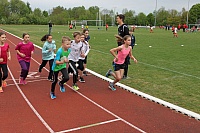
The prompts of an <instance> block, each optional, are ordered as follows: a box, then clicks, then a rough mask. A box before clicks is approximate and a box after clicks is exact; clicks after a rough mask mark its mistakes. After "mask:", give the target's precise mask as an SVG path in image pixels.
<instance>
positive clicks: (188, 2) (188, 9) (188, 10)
mask: <svg viewBox="0 0 200 133" xmlns="http://www.w3.org/2000/svg"><path fill="white" fill-rule="evenodd" d="M189 4H190V0H188V11H187V26H188V18H189Z"/></svg>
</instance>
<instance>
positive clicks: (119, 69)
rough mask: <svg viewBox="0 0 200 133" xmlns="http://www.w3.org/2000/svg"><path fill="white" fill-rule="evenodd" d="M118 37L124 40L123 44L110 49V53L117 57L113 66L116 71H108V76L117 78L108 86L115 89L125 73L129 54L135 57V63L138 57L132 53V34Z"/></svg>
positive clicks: (119, 39)
mask: <svg viewBox="0 0 200 133" xmlns="http://www.w3.org/2000/svg"><path fill="white" fill-rule="evenodd" d="M116 37H117V39H118V41H121V42H122V45H121V46H118V47H116V48H113V49H111V50H110V53H111V54H112V55H113V56H114V57H115V59H114V60H113V67H114V71H115V72H114V73H113V72H112V70H111V69H109V70H108V72H107V73H106V77H109V76H110V75H112V76H113V77H114V78H115V80H114V82H112V83H110V84H109V86H108V87H109V88H110V89H111V90H113V91H115V90H116V88H115V87H114V84H115V83H117V82H119V81H120V80H121V79H122V77H123V75H124V67H125V64H124V62H125V58H126V57H127V56H128V55H129V56H130V58H131V59H133V60H134V62H135V63H137V59H136V58H135V57H133V55H132V47H131V46H129V45H130V44H131V36H130V35H126V36H124V37H123V39H122V38H121V37H120V36H116ZM116 53H117V54H116Z"/></svg>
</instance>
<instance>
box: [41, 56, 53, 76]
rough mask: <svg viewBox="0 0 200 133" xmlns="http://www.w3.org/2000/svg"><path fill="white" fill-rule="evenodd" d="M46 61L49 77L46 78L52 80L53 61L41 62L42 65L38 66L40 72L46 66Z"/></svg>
mask: <svg viewBox="0 0 200 133" xmlns="http://www.w3.org/2000/svg"><path fill="white" fill-rule="evenodd" d="M48 61H49V76H48V79H53V70H52V65H53V62H54V59H51V60H42V64H41V65H40V67H39V69H40V70H42V68H43V67H45V66H46V64H47V62H48Z"/></svg>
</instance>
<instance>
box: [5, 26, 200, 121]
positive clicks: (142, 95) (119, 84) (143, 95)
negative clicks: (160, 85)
mask: <svg viewBox="0 0 200 133" xmlns="http://www.w3.org/2000/svg"><path fill="white" fill-rule="evenodd" d="M4 31H5V30H4ZM5 32H7V31H5ZM8 33H9V32H8ZM9 34H11V33H9ZM11 35H13V36H15V37H17V38H19V37H18V36H16V35H14V34H11ZM19 39H21V38H19ZM21 40H22V39H21ZM36 47H37V48H39V49H41V48H40V47H39V46H37V45H36ZM95 51H98V50H95ZM100 52H101V53H104V52H102V51H100ZM106 54H107V53H106ZM86 71H88V72H89V73H91V74H93V75H95V76H97V77H99V78H101V79H103V80H105V81H108V82H112V81H113V80H111V79H109V78H106V77H104V76H102V75H100V74H98V73H96V72H94V71H92V70H89V69H87V68H86ZM116 85H117V86H119V87H121V88H123V89H125V90H128V91H130V92H132V93H134V94H136V95H138V96H141V97H143V98H146V99H148V100H150V101H153V102H156V103H159V104H161V105H163V106H165V107H168V108H170V109H172V110H176V111H177V112H180V113H182V114H184V115H188V116H189V117H193V118H195V119H196V120H199V121H200V115H199V114H197V113H195V112H192V111H190V110H187V109H184V108H182V107H179V106H177V105H174V104H171V103H169V102H166V101H164V100H161V99H159V98H156V97H153V96H151V95H148V94H146V93H143V92H140V91H138V90H136V89H134V88H131V87H129V86H126V85H123V84H121V83H117V84H116Z"/></svg>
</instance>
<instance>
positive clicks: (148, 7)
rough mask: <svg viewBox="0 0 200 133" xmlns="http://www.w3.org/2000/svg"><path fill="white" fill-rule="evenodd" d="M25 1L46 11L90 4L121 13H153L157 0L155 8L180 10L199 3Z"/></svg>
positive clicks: (181, 0)
mask: <svg viewBox="0 0 200 133" xmlns="http://www.w3.org/2000/svg"><path fill="white" fill-rule="evenodd" d="M22 1H24V2H25V3H26V2H29V3H30V5H31V8H32V10H34V9H35V8H40V9H41V10H46V11H48V10H49V9H53V8H54V7H57V6H62V7H65V8H67V9H68V8H73V7H79V6H84V7H85V8H86V9H88V8H89V7H91V6H98V7H100V10H103V9H108V10H111V9H113V10H114V9H115V12H118V13H122V10H123V9H124V8H127V9H128V10H134V11H135V12H136V14H138V13H140V12H143V13H145V14H146V15H147V14H149V13H153V11H154V10H155V9H156V1H157V9H159V8H161V7H165V9H166V10H168V9H176V10H178V11H181V10H182V8H183V7H184V8H185V9H186V10H188V5H189V8H191V7H192V5H195V4H197V3H199V4H200V0H22Z"/></svg>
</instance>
